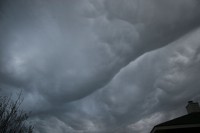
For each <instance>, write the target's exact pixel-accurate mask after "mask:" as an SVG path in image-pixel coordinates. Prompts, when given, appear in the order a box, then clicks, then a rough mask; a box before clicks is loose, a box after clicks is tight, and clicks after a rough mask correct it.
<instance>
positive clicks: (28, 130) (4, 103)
mask: <svg viewBox="0 0 200 133" xmlns="http://www.w3.org/2000/svg"><path fill="white" fill-rule="evenodd" d="M22 101H23V100H22V99H21V93H20V94H19V95H18V98H17V100H16V101H14V102H13V101H12V100H11V97H6V96H0V133H32V132H33V126H32V125H31V124H30V123H29V122H28V121H27V119H28V117H29V114H28V113H26V112H24V111H23V110H21V109H20V108H19V107H20V105H21V103H22Z"/></svg>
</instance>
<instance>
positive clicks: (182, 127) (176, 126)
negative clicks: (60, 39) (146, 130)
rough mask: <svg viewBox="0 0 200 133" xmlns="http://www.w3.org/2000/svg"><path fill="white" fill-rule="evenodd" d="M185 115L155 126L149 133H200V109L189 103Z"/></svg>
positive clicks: (195, 103)
mask: <svg viewBox="0 0 200 133" xmlns="http://www.w3.org/2000/svg"><path fill="white" fill-rule="evenodd" d="M186 109H187V112H188V114H187V115H184V116H181V117H178V118H175V119H173V120H170V121H167V122H164V123H161V124H158V125H156V126H155V127H154V128H153V129H152V131H151V133H200V107H199V104H198V103H197V102H193V101H189V102H188V105H187V106H186Z"/></svg>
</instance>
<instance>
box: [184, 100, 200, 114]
mask: <svg viewBox="0 0 200 133" xmlns="http://www.w3.org/2000/svg"><path fill="white" fill-rule="evenodd" d="M186 109H187V112H188V114H191V113H196V112H200V107H199V103H198V102H193V101H188V105H187V106H186Z"/></svg>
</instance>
